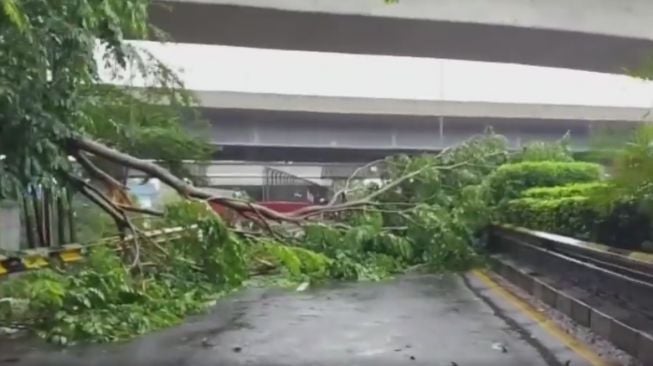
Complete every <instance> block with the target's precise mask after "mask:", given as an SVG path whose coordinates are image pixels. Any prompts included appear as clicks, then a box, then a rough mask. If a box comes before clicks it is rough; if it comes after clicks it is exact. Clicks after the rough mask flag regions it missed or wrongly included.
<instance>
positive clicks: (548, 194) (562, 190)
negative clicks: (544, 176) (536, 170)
mask: <svg viewBox="0 0 653 366" xmlns="http://www.w3.org/2000/svg"><path fill="white" fill-rule="evenodd" d="M607 188H609V185H608V184H607V183H606V182H589V183H572V184H567V185H564V186H556V187H535V188H530V189H527V190H525V191H524V192H522V194H521V196H522V197H524V198H539V199H551V198H552V199H555V198H566V197H576V196H580V197H592V196H594V195H596V194H598V193H599V192H602V191H603V190H605V189H607Z"/></svg>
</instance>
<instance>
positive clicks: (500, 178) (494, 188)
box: [488, 161, 603, 203]
mask: <svg viewBox="0 0 653 366" xmlns="http://www.w3.org/2000/svg"><path fill="white" fill-rule="evenodd" d="M602 172H603V171H602V168H601V166H600V165H598V164H593V163H581V162H553V161H541V162H522V163H515V164H505V165H502V166H501V167H499V168H498V169H497V170H496V171H495V172H494V173H492V175H490V177H489V178H488V187H489V189H490V194H491V198H492V200H493V202H495V203H498V202H501V201H506V200H510V199H515V198H518V197H519V196H520V195H521V193H522V192H523V191H525V190H526V189H529V188H534V187H554V186H562V185H566V184H569V183H584V182H592V181H597V180H599V179H600V178H601V175H602Z"/></svg>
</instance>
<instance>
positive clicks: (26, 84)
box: [0, 0, 209, 194]
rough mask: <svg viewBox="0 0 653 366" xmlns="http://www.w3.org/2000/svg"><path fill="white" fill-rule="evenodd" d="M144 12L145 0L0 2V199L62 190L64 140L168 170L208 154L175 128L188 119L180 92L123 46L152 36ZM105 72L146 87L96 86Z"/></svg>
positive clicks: (69, 151)
mask: <svg viewBox="0 0 653 366" xmlns="http://www.w3.org/2000/svg"><path fill="white" fill-rule="evenodd" d="M148 6H149V1H146V0H102V1H98V0H73V1H66V2H56V1H50V0H24V1H16V0H3V2H2V12H1V13H0V16H1V18H0V47H1V49H0V63H1V64H2V67H1V68H0V154H1V155H4V164H3V165H4V172H5V173H4V174H3V179H2V180H0V182H1V183H2V184H1V186H0V188H1V191H0V192H3V193H5V194H7V192H8V191H9V190H13V189H15V188H16V187H18V188H19V189H20V188H21V187H25V185H27V184H30V183H35V182H37V183H43V182H50V181H52V179H53V178H54V179H56V180H57V181H58V182H60V183H63V182H66V181H67V180H68V179H67V178H70V177H69V175H70V174H72V172H73V167H72V166H71V164H70V161H69V159H68V156H70V155H73V156H77V155H79V154H80V153H81V152H79V151H78V148H77V147H76V146H75V144H74V143H73V141H74V140H75V139H79V138H82V137H84V138H91V139H93V140H96V141H100V142H102V143H106V144H108V145H110V146H112V147H114V148H117V149H119V150H122V151H125V152H127V153H130V154H133V155H135V156H138V157H144V158H149V159H158V160H163V161H166V162H168V163H169V164H170V165H171V166H174V165H175V164H174V163H175V161H179V160H180V159H199V158H204V157H206V156H207V153H208V152H209V148H208V145H207V144H205V143H204V142H203V141H202V139H201V138H199V137H198V136H192V135H190V134H189V133H188V132H187V131H186V129H184V128H183V126H182V122H183V121H184V120H192V118H188V117H189V116H190V117H193V115H192V114H191V113H190V111H191V109H189V107H191V106H192V105H193V104H194V101H193V98H192V96H191V95H190V94H189V93H187V92H186V91H184V88H183V83H182V82H181V81H180V80H179V78H178V77H177V76H176V75H175V73H174V72H173V71H172V70H170V69H169V68H167V67H166V66H165V65H164V64H162V63H161V62H159V61H158V60H157V59H156V58H154V57H153V56H152V55H150V54H148V53H147V52H145V51H144V50H141V49H138V48H137V47H136V46H134V45H132V44H130V43H129V42H126V41H125V39H126V38H139V39H148V38H150V37H151V36H152V35H154V34H157V32H156V30H154V29H153V28H151V27H150V26H149V25H148V18H147V12H148ZM98 55H99V57H98ZM107 72H109V73H113V74H115V75H122V76H123V77H130V76H131V77H138V78H141V79H144V80H148V81H149V82H148V84H147V85H145V87H144V88H140V89H138V90H134V89H130V88H125V87H124V86H116V85H103V84H102V83H103V81H105V80H103V79H102V77H101V75H102V74H106V73H107ZM81 154H84V153H81ZM177 166H178V165H177ZM87 173H88V172H87Z"/></svg>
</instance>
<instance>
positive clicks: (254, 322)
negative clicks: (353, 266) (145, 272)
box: [0, 275, 591, 366]
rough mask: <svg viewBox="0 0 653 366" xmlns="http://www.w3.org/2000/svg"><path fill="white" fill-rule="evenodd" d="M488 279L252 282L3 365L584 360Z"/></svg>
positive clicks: (578, 364) (1, 359) (18, 355)
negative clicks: (138, 328)
mask: <svg viewBox="0 0 653 366" xmlns="http://www.w3.org/2000/svg"><path fill="white" fill-rule="evenodd" d="M487 286H488V285H487V284H485V283H483V282H480V281H478V279H477V278H476V277H473V276H468V277H462V276H458V275H444V276H407V277H403V278H400V279H396V280H392V281H387V282H381V283H353V284H339V285H337V286H334V287H330V288H323V289H317V290H308V291H306V292H301V293H297V292H288V291H282V290H276V289H274V290H271V289H250V290H246V291H244V292H243V293H242V294H240V295H238V296H235V297H233V298H231V299H228V300H224V301H222V302H220V304H219V305H218V306H216V307H215V308H214V309H213V310H212V312H211V313H210V314H207V315H205V316H202V317H197V318H193V319H190V320H189V321H188V322H187V323H186V324H184V325H182V326H179V327H177V328H173V329H168V330H165V331H162V332H160V333H157V334H152V335H149V336H145V337H142V338H140V339H138V340H135V341H132V342H130V343H127V344H123V345H110V346H101V347H100V346H93V347H88V348H85V349H71V350H67V351H65V352H58V351H49V352H48V351H44V350H42V349H39V350H37V349H31V350H30V349H29V348H27V346H24V347H25V348H24V349H23V350H12V351H10V352H9V351H7V350H6V349H7V347H6V346H5V347H2V346H0V350H2V349H3V348H4V349H5V351H4V352H7V353H4V354H2V353H3V352H0V365H4V364H12V365H18V366H25V365H29V366H36V365H39V366H41V365H66V366H73V365H103V366H104V365H106V366H126V365H143V366H146V365H148V366H149V365H151V366H166V365H170V366H173V365H174V366H181V365H189V366H204V365H206V366H208V365H211V366H216V365H253V366H275V365H289V366H295V365H297V366H299V365H302V366H303V365H325V366H327V365H329V366H337V365H343V366H354V365H370V366H371V365H375V366H376V365H429V366H432V365H442V366H456V365H457V366H480V365H490V366H491V365H496V366H499V365H501V366H512V365H514V366H524V365H529V366H544V365H548V366H550V365H565V364H566V362H567V361H570V362H569V364H570V365H573V366H582V365H591V364H590V363H586V362H585V361H583V360H582V359H580V358H579V357H578V356H577V355H576V354H574V353H573V352H572V351H570V350H569V349H568V348H566V347H565V346H564V345H563V344H562V343H559V342H558V341H557V340H555V339H553V338H550V336H548V335H547V334H546V333H543V331H542V330H541V329H540V328H539V327H538V326H537V324H535V323H534V321H533V320H532V319H530V318H528V317H527V316H525V314H524V313H522V312H521V311H518V310H517V309H516V308H514V307H512V305H510V304H509V303H508V302H506V301H505V299H503V298H501V297H499V296H497V295H496V294H495V292H493V291H490V290H489V289H488V287H487Z"/></svg>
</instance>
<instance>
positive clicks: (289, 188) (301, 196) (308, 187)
mask: <svg viewBox="0 0 653 366" xmlns="http://www.w3.org/2000/svg"><path fill="white" fill-rule="evenodd" d="M262 191H263V197H262V200H263V201H288V202H310V203H320V202H323V201H324V200H326V199H328V197H329V194H330V189H329V187H324V186H321V185H320V184H318V183H316V182H313V181H311V180H309V179H306V178H302V177H298V176H296V175H293V174H290V173H287V172H284V171H282V170H278V169H274V168H269V167H266V168H265V169H264V172H263V188H262Z"/></svg>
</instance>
